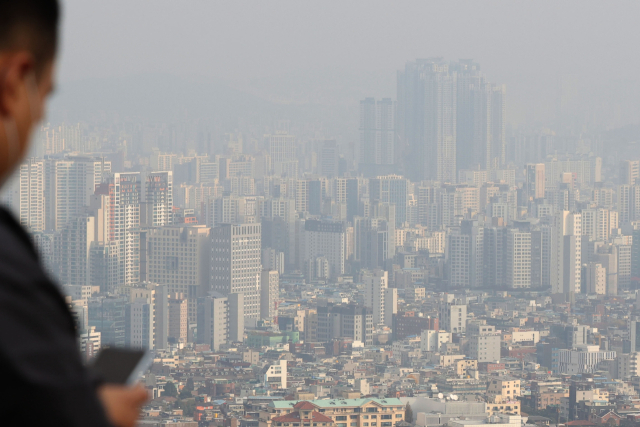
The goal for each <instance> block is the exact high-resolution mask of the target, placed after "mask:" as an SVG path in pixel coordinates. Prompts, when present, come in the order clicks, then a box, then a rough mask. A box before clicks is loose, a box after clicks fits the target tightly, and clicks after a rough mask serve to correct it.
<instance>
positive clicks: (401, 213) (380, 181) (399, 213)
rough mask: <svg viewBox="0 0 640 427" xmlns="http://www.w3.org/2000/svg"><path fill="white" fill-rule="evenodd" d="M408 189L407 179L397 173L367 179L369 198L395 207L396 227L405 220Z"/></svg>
mask: <svg viewBox="0 0 640 427" xmlns="http://www.w3.org/2000/svg"><path fill="white" fill-rule="evenodd" d="M408 191H409V183H408V181H407V180H406V179H405V178H403V177H401V176H399V175H386V176H378V177H376V178H373V179H371V180H369V198H370V200H371V201H376V200H377V201H380V202H382V203H389V204H392V205H394V206H395V207H396V210H395V220H396V221H395V225H396V227H400V226H402V224H403V223H404V222H405V221H406V220H407V204H408V203H407V199H408V197H407V196H408Z"/></svg>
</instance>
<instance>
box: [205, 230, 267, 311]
mask: <svg viewBox="0 0 640 427" xmlns="http://www.w3.org/2000/svg"><path fill="white" fill-rule="evenodd" d="M261 233H262V231H261V225H260V224H222V225H220V226H218V227H215V228H214V229H213V230H212V231H211V282H210V283H211V290H212V291H215V292H219V293H220V294H222V295H224V296H228V295H229V294H234V293H237V294H244V317H245V318H246V319H259V318H260V276H261V274H262V263H261V241H262V238H261Z"/></svg>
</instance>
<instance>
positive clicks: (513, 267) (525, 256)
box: [505, 229, 531, 289]
mask: <svg viewBox="0 0 640 427" xmlns="http://www.w3.org/2000/svg"><path fill="white" fill-rule="evenodd" d="M506 255H507V257H506V258H507V259H506V265H505V278H506V282H507V286H509V287H510V288H512V289H522V288H530V287H531V233H530V232H526V231H520V230H517V229H509V230H507V245H506Z"/></svg>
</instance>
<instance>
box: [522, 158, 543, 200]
mask: <svg viewBox="0 0 640 427" xmlns="http://www.w3.org/2000/svg"><path fill="white" fill-rule="evenodd" d="M544 172H545V169H544V163H528V164H527V166H526V173H527V177H526V178H527V183H526V190H527V191H526V195H527V199H528V200H535V199H544V190H545V176H544Z"/></svg>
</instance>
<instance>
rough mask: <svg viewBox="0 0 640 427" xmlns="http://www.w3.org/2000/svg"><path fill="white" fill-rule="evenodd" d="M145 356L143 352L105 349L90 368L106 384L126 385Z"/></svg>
mask: <svg viewBox="0 0 640 427" xmlns="http://www.w3.org/2000/svg"><path fill="white" fill-rule="evenodd" d="M145 354H146V352H145V351H144V350H125V349H119V348H105V349H103V350H102V351H100V353H98V355H97V356H96V358H95V359H94V361H93V363H91V364H90V367H91V369H92V370H93V371H94V372H95V373H96V374H98V375H99V377H100V379H101V380H103V381H104V382H106V383H109V384H126V383H127V380H128V379H129V377H130V376H131V374H132V373H133V371H134V370H135V369H136V367H137V366H138V364H139V363H140V361H141V360H142V359H143V358H144V356H145Z"/></svg>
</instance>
